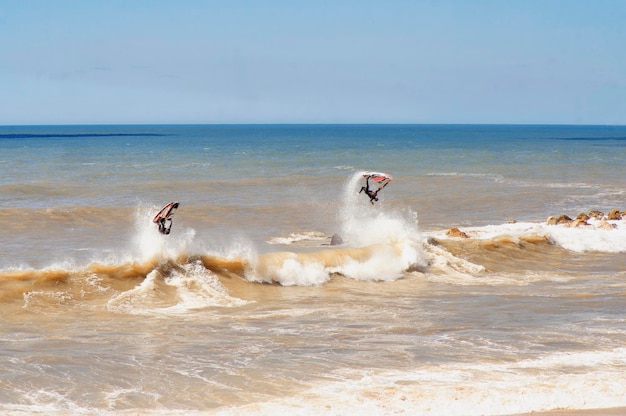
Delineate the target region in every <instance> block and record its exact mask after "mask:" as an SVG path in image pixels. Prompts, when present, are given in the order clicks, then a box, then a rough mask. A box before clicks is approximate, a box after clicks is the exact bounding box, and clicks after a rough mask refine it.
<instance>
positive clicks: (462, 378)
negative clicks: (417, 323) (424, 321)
mask: <svg viewBox="0 0 626 416" xmlns="http://www.w3.org/2000/svg"><path fill="white" fill-rule="evenodd" d="M625 365H626V348H618V349H614V350H609V351H587V352H578V353H566V352H556V353H553V354H548V355H546V356H544V357H539V358H535V359H528V360H523V361H519V362H506V363H495V364H494V363H471V364H470V363H451V364H440V365H435V366H428V365H425V366H423V367H420V368H416V369H414V370H408V371H389V372H380V373H377V372H372V371H367V372H358V371H350V370H348V371H344V372H338V374H336V377H342V378H344V381H337V382H331V383H324V384H319V385H317V386H314V387H312V388H310V389H309V390H307V391H304V392H303V393H300V394H297V395H295V396H292V397H285V398H281V399H276V400H272V401H268V402H265V403H255V404H251V405H248V406H243V407H239V408H234V409H223V410H221V411H219V412H217V414H219V415H222V416H224V415H238V414H247V413H249V412H253V413H254V414H258V415H273V414H298V415H336V414H367V415H388V414H420V415H432V416H435V415H445V416H454V415H463V416H472V415H508V414H516V413H523V412H534V411H548V410H553V409H590V408H609V407H620V406H626V391H625V390H624V387H623V386H624V385H626V372H624V371H623V369H624V366H625Z"/></svg>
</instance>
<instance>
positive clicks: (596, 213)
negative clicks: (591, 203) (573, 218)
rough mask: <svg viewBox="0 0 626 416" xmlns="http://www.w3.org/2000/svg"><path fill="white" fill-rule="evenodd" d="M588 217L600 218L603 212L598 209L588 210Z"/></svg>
mask: <svg viewBox="0 0 626 416" xmlns="http://www.w3.org/2000/svg"><path fill="white" fill-rule="evenodd" d="M589 217H590V218H595V219H597V220H601V219H602V217H604V212H602V211H598V210H595V209H594V210H592V211H589Z"/></svg>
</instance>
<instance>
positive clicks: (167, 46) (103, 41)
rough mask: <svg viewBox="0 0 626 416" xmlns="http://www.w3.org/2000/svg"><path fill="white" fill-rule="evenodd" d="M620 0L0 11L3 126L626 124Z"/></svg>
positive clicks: (191, 4)
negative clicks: (155, 124) (154, 124)
mask: <svg viewBox="0 0 626 416" xmlns="http://www.w3.org/2000/svg"><path fill="white" fill-rule="evenodd" d="M624 22H626V1H622V0H594V1H589V0H491V1H490V0H472V1H470V0H463V1H462V0H458V1H454V0H440V1H435V0H384V1H383V0H376V1H373V0H334V1H326V0H317V1H312V0H311V1H308V0H289V1H288V0H263V1H260V0H258V1H252V0H249V1H243V0H223V1H222V0H205V1H200V0H180V1H171V0H150V1H148V0H132V1H129V0H107V1H101V0H82V1H75V0H55V1H49V0H0V125H31V124H153V123H162V124H178V123H181V124H185V123H198V124H203V123H209V124H214V123H228V124H230V123H418V124H421V123H436V124H439V123H460V124H465V123H477V124H618V125H623V124H626V24H624Z"/></svg>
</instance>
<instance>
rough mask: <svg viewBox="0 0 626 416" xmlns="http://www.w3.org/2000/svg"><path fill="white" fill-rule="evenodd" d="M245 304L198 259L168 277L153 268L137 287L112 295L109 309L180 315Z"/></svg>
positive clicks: (172, 272)
mask: <svg viewBox="0 0 626 416" xmlns="http://www.w3.org/2000/svg"><path fill="white" fill-rule="evenodd" d="M172 291H173V292H174V294H173V295H172V294H171V293H170V292H172ZM245 303H247V302H246V301H244V300H242V299H239V298H235V297H232V296H230V295H229V294H228V292H227V291H226V289H225V288H224V287H223V286H222V284H221V283H220V282H219V279H218V278H217V277H216V276H215V275H213V274H212V273H211V272H210V271H208V270H206V269H205V268H204V267H203V266H202V265H201V264H199V263H198V262H195V263H190V264H185V265H182V266H179V267H175V268H174V269H172V270H169V271H168V272H167V275H166V276H163V274H162V273H161V272H159V271H158V270H153V271H152V272H150V273H149V274H148V276H146V278H145V279H144V280H143V281H142V282H141V283H140V284H138V285H137V286H136V287H134V288H133V289H131V290H128V291H125V292H122V293H120V294H118V295H117V296H114V297H113V298H111V299H110V300H109V301H108V303H107V308H108V309H109V310H110V311H114V312H121V313H128V314H133V315H154V314H162V315H179V314H186V313H188V312H190V311H193V310H196V309H202V308H207V307H236V306H241V305H244V304H245Z"/></svg>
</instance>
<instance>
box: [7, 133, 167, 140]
mask: <svg viewBox="0 0 626 416" xmlns="http://www.w3.org/2000/svg"><path fill="white" fill-rule="evenodd" d="M162 136H171V134H160V133H71V134H61V133H45V134H22V133H15V134H0V139H48V138H74V137H76V138H78V137H162Z"/></svg>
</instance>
